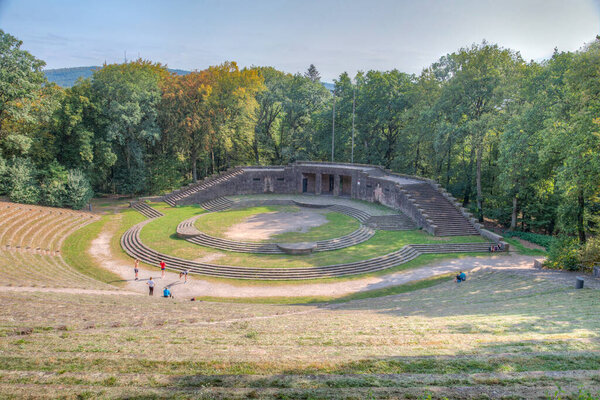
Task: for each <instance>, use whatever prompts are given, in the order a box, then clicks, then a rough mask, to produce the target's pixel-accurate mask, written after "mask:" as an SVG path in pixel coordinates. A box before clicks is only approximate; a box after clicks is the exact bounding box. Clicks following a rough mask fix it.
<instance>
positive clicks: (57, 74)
mask: <svg viewBox="0 0 600 400" xmlns="http://www.w3.org/2000/svg"><path fill="white" fill-rule="evenodd" d="M100 68H102V67H99V66H95V67H73V68H56V69H47V70H44V73H45V74H46V78H48V80H49V81H50V82H54V83H56V84H57V85H58V86H62V87H71V86H73V85H74V84H75V82H77V79H79V78H83V79H86V78H89V77H91V76H92V74H93V73H94V71H95V70H97V69H100ZM169 71H171V72H174V73H176V74H177V75H187V74H189V73H190V71H185V70H183V69H171V68H169Z"/></svg>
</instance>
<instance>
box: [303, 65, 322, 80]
mask: <svg viewBox="0 0 600 400" xmlns="http://www.w3.org/2000/svg"><path fill="white" fill-rule="evenodd" d="M304 76H305V77H307V78H308V79H310V80H311V81H313V82H320V81H321V75H319V71H317V67H315V64H310V66H309V67H308V70H307V71H306V72H305V73H304Z"/></svg>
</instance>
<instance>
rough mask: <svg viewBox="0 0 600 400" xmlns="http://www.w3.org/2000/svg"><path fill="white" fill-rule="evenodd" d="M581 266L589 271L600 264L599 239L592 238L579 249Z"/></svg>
mask: <svg viewBox="0 0 600 400" xmlns="http://www.w3.org/2000/svg"><path fill="white" fill-rule="evenodd" d="M581 264H583V265H584V266H585V267H586V269H587V268H589V269H590V270H591V269H592V267H593V266H594V265H596V264H600V237H592V238H589V239H588V240H587V242H585V246H583V248H582V249H581Z"/></svg>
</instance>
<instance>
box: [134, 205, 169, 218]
mask: <svg viewBox="0 0 600 400" xmlns="http://www.w3.org/2000/svg"><path fill="white" fill-rule="evenodd" d="M131 208H134V209H135V210H137V211H139V212H140V213H141V214H142V215H144V216H145V217H148V218H158V217H162V216H163V215H164V214H163V213H161V212H160V211H158V210H156V209H154V208H152V207H150V206H149V205H148V204H146V203H145V202H143V201H138V202H137V203H132V204H131Z"/></svg>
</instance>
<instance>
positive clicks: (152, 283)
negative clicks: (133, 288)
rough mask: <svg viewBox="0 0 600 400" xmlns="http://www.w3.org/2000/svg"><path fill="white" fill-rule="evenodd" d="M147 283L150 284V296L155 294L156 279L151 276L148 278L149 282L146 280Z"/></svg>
mask: <svg viewBox="0 0 600 400" xmlns="http://www.w3.org/2000/svg"><path fill="white" fill-rule="evenodd" d="M146 285H148V290H149V293H148V295H149V296H154V281H153V280H152V277H150V279H148V282H146Z"/></svg>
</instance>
